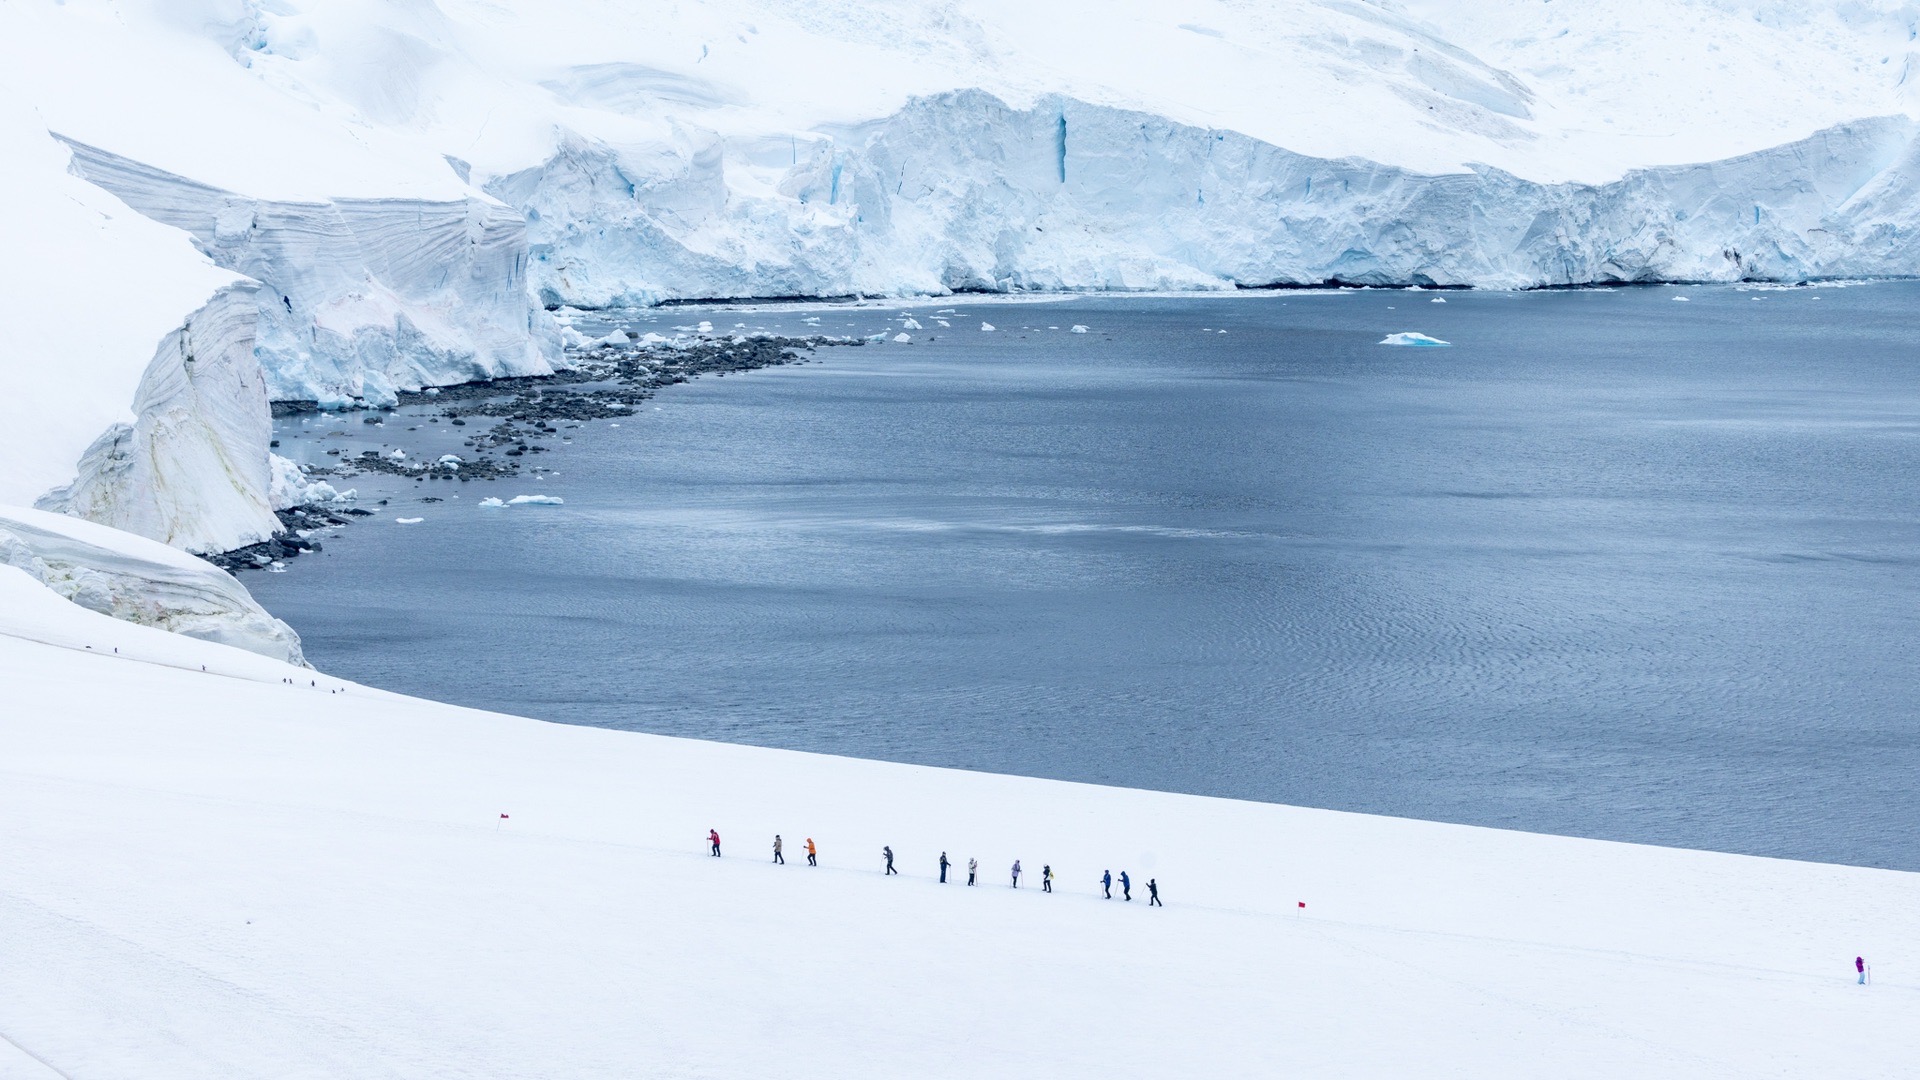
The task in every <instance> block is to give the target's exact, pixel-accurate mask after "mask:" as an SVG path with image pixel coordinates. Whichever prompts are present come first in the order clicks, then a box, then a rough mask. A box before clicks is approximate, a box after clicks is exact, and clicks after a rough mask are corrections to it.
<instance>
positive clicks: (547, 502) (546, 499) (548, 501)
mask: <svg viewBox="0 0 1920 1080" xmlns="http://www.w3.org/2000/svg"><path fill="white" fill-rule="evenodd" d="M566 501H567V500H565V499H562V498H561V497H560V496H558V495H515V496H514V497H513V498H511V499H508V500H507V505H508V506H561V505H564V504H565V503H566Z"/></svg>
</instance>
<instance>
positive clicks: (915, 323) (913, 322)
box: [900, 315, 920, 330]
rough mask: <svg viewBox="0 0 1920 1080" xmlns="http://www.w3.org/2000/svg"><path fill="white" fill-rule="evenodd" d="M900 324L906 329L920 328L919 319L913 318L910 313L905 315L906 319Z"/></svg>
mask: <svg viewBox="0 0 1920 1080" xmlns="http://www.w3.org/2000/svg"><path fill="white" fill-rule="evenodd" d="M900 325H901V326H902V327H903V328H905V329H908V330H918V329H920V321H919V320H918V319H915V318H914V317H913V316H911V315H909V316H907V317H906V320H905V321H904V322H902V323H901V324H900Z"/></svg>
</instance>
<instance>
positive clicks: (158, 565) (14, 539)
mask: <svg viewBox="0 0 1920 1080" xmlns="http://www.w3.org/2000/svg"><path fill="white" fill-rule="evenodd" d="M0 567H10V568H12V569H11V570H9V571H8V573H9V574H11V573H12V572H13V571H15V570H17V571H20V572H23V573H24V574H25V575H26V576H27V578H28V579H31V580H34V581H38V582H40V584H42V585H44V586H46V589H37V588H33V587H30V586H16V587H15V588H14V589H13V590H12V591H11V592H10V593H9V596H8V599H7V600H6V601H5V603H8V604H13V605H16V606H15V607H14V608H13V609H12V610H11V612H10V615H11V618H12V620H13V621H12V623H11V624H4V625H0V632H3V633H24V634H28V635H30V636H35V637H38V638H41V639H47V640H61V641H69V639H68V638H57V639H48V638H46V634H45V633H42V630H44V629H45V626H46V625H48V624H45V623H44V621H43V620H40V619H37V618H35V617H34V613H35V612H41V613H44V612H46V611H49V610H51V609H50V608H49V607H48V601H49V600H52V599H53V598H54V597H55V596H56V594H57V595H58V596H62V597H65V598H66V599H68V600H71V601H73V602H74V603H75V604H78V605H79V606H80V607H83V608H86V609H88V610H89V611H96V612H99V613H101V614H103V615H111V616H113V617H115V618H118V619H124V620H126V621H128V622H132V623H138V624H141V625H143V626H151V627H157V628H159V629H162V630H171V631H173V632H174V633H178V634H185V635H186V636H188V637H192V638H200V639H202V640H205V641H212V642H217V643H219V644H222V645H231V646H235V647H237V648H240V649H245V650H246V651H248V652H252V653H258V654H260V655H261V656H266V657H270V658H272V659H273V660H276V661H280V662H283V663H288V664H295V665H300V664H303V663H304V661H303V660H302V659H301V654H300V638H299V636H298V635H297V634H295V633H294V632H293V628H292V627H289V626H288V625H287V624H286V623H283V622H281V621H280V620H278V619H276V618H274V617H273V616H271V615H269V614H267V613H266V611H265V610H264V609H262V608H261V607H260V605H259V604H257V603H255V602H254V600H253V597H251V596H249V595H248V594H247V590H245V589H244V588H241V586H240V583H239V582H238V581H236V580H234V578H233V575H231V574H229V573H227V572H226V571H225V570H222V569H220V568H219V567H217V566H214V565H213V564H212V563H208V562H203V561H202V560H200V559H196V558H194V557H193V556H191V555H187V554H184V553H182V552H180V551H176V550H175V549H173V548H170V547H168V546H166V545H165V544H160V543H156V542H154V541H152V540H147V539H143V538H141V537H138V536H129V535H127V534H126V533H125V532H121V531H118V530H115V529H110V528H106V527H104V526H101V525H96V524H94V523H92V522H88V521H76V520H74V519H73V518H71V517H68V516H66V515H62V514H49V513H45V512H43V511H39V510H28V509H25V508H23V507H12V506H4V505H0ZM9 580H11V579H9ZM47 590H51V592H48V591H47ZM55 606H56V607H57V602H56V605H55ZM56 614H57V615H58V616H59V618H58V620H57V621H59V622H62V623H68V624H71V625H78V626H85V625H88V620H86V619H81V618H79V617H78V616H79V613H77V612H75V613H72V614H66V613H58V612H56ZM96 621H97V620H96ZM116 632H117V631H116ZM83 644H84V643H83ZM106 648H110V645H103V646H102V649H103V650H104V649H106Z"/></svg>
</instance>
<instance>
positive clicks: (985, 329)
mask: <svg viewBox="0 0 1920 1080" xmlns="http://www.w3.org/2000/svg"><path fill="white" fill-rule="evenodd" d="M980 332H981V333H984V334H991V333H993V324H992V323H990V322H983V323H981V324H980Z"/></svg>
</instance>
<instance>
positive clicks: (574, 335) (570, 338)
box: [560, 326, 587, 349]
mask: <svg viewBox="0 0 1920 1080" xmlns="http://www.w3.org/2000/svg"><path fill="white" fill-rule="evenodd" d="M586 343H587V335H585V334H583V333H581V332H580V331H578V330H575V329H574V328H573V327H571V326H562V327H561V328H560V344H562V345H564V346H566V347H567V348H569V349H578V348H580V347H581V346H583V345H585V344H586Z"/></svg>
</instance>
